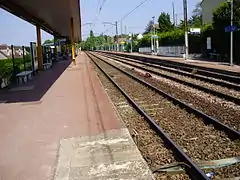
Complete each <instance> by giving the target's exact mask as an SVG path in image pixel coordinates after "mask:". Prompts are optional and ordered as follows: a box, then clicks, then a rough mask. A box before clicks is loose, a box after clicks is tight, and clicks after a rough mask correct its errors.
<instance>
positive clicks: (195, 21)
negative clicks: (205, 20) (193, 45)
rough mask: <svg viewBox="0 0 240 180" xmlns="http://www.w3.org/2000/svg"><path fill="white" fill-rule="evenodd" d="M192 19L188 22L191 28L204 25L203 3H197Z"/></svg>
mask: <svg viewBox="0 0 240 180" xmlns="http://www.w3.org/2000/svg"><path fill="white" fill-rule="evenodd" d="M192 14H193V15H192V17H191V18H190V19H189V20H188V24H189V26H191V27H200V26H201V25H202V7H201V2H199V3H197V4H196V6H195V9H194V10H193V12H192Z"/></svg>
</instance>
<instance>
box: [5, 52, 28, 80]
mask: <svg viewBox="0 0 240 180" xmlns="http://www.w3.org/2000/svg"><path fill="white" fill-rule="evenodd" d="M25 63H26V69H27V70H30V69H31V66H32V62H31V57H30V55H26V56H25ZM21 71H24V60H23V59H22V58H17V59H15V73H16V74H17V73H19V72H21ZM12 77H13V61H12V59H6V60H1V61H0V79H2V78H7V79H12Z"/></svg>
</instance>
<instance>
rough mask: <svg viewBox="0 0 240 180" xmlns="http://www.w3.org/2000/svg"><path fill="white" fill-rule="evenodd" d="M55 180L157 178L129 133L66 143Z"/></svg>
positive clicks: (63, 142) (111, 132)
mask: <svg viewBox="0 0 240 180" xmlns="http://www.w3.org/2000/svg"><path fill="white" fill-rule="evenodd" d="M58 157H59V158H58V166H57V171H56V174H55V180H93V179H94V180H95V179H96V180H98V179H99V180H100V179H102V180H103V179H104V180H110V179H116V180H119V179H129V180H130V179H139V180H141V179H142V180H151V179H153V175H152V173H151V171H150V169H149V167H148V165H147V163H146V162H145V161H144V160H143V158H142V156H141V154H140V152H139V150H138V149H137V147H136V145H135V144H134V142H133V140H132V138H131V136H130V134H129V132H128V129H126V128H121V129H117V130H109V131H106V132H104V133H101V134H99V135H96V136H85V137H77V138H70V139H63V140H61V143H60V150H59V155H58Z"/></svg>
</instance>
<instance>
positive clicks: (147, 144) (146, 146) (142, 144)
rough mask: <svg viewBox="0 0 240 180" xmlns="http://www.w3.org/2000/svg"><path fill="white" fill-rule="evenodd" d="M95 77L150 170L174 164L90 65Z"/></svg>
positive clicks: (160, 179)
mask: <svg viewBox="0 0 240 180" xmlns="http://www.w3.org/2000/svg"><path fill="white" fill-rule="evenodd" d="M92 65H93V67H94V69H95V71H96V73H97V76H98V77H99V79H100V81H101V83H102V85H103V87H104V89H105V90H106V92H107V93H108V96H109V97H110V99H111V101H112V102H113V104H114V106H115V108H116V110H117V112H118V114H119V115H120V117H121V119H122V121H123V122H124V123H125V125H126V126H127V128H128V129H129V131H130V133H131V135H134V134H135V133H134V132H137V134H138V136H137V138H136V136H134V137H133V139H134V141H135V143H136V144H137V146H138V149H139V150H140V152H141V153H142V156H143V157H144V159H145V160H146V161H147V162H148V165H149V166H150V168H151V169H154V168H156V167H158V166H163V165H166V164H171V163H175V162H176V160H175V159H174V157H173V154H172V152H171V151H170V150H168V149H167V148H166V147H165V145H164V144H163V141H162V140H161V138H160V137H158V135H157V134H156V133H155V132H154V131H153V130H152V129H151V128H150V126H149V124H148V123H147V122H146V121H145V120H144V119H143V118H142V117H141V116H140V115H139V114H138V113H137V112H136V111H135V110H134V109H133V108H132V107H131V106H130V105H129V104H128V102H127V100H126V99H125V97H124V96H123V95H122V94H121V93H120V92H119V90H118V89H117V88H116V87H115V86H114V85H113V84H112V83H111V82H110V81H109V80H108V79H107V78H106V77H105V75H104V74H103V73H102V72H101V71H100V70H99V69H98V68H97V67H96V66H95V65H94V64H93V63H92ZM154 176H155V178H156V180H164V179H173V180H183V179H190V178H189V177H188V176H187V175H186V174H175V175H173V174H162V173H155V174H154Z"/></svg>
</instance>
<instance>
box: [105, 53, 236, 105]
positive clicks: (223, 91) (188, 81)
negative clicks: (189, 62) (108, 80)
mask: <svg viewBox="0 0 240 180" xmlns="http://www.w3.org/2000/svg"><path fill="white" fill-rule="evenodd" d="M104 56H105V55H104ZM105 57H108V58H112V59H114V60H116V61H118V62H122V63H124V64H127V65H130V66H133V67H135V68H138V69H141V70H144V71H147V72H149V73H153V74H156V75H158V76H161V77H164V78H167V79H170V80H173V81H175V82H178V83H181V84H184V85H187V86H189V87H192V88H195V89H199V90H201V91H204V92H206V93H210V94H212V95H215V96H217V97H220V98H224V99H226V100H228V101H231V102H234V103H236V104H238V105H240V92H238V91H232V95H229V94H228V93H229V92H230V93H231V90H229V89H228V88H222V87H216V86H213V85H211V84H207V83H205V82H201V81H197V80H194V79H192V78H186V77H185V76H182V75H180V76H179V75H176V74H173V73H168V72H166V71H160V70H159V67H158V66H155V65H151V64H146V63H142V62H139V61H138V62H137V61H134V60H131V59H123V58H121V59H119V58H116V57H113V56H105Z"/></svg>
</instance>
